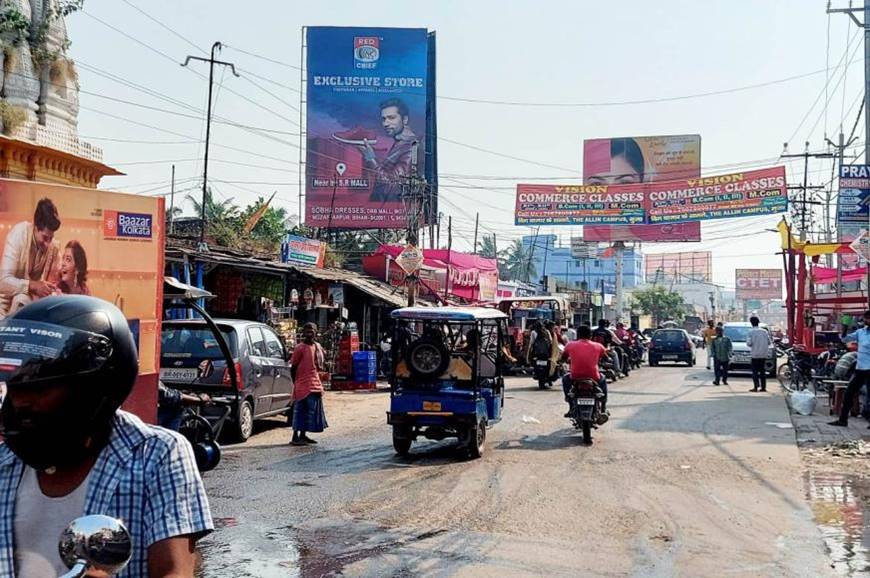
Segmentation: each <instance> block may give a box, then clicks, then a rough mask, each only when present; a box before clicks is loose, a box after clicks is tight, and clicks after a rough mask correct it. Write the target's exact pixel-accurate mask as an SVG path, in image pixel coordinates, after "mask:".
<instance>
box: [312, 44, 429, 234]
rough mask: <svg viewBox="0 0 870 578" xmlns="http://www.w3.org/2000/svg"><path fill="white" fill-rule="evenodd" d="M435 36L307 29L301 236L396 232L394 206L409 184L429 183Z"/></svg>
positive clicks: (400, 223) (398, 208) (399, 206)
mask: <svg viewBox="0 0 870 578" xmlns="http://www.w3.org/2000/svg"><path fill="white" fill-rule="evenodd" d="M433 34H434V33H433ZM433 34H430V33H429V32H428V31H427V30H426V29H423V28H343V27H309V28H307V29H306V35H307V36H306V44H307V88H306V101H307V123H306V145H307V150H306V165H305V224H306V225H308V226H309V227H330V228H401V227H404V226H405V224H406V217H405V208H404V207H403V203H402V198H401V197H402V193H403V191H404V190H406V188H407V185H408V183H409V182H410V181H411V177H414V176H418V177H420V178H421V179H422V178H424V177H425V178H427V181H428V182H429V183H433V181H434V179H433V178H432V176H433V175H434V174H436V173H435V172H434V171H435V169H436V167H435V162H436V161H435V154H434V153H435V140H434V136H435V134H434V133H435V129H434V100H433V94H434V80H435V79H434V76H435V74H434V35H433ZM432 202H433V203H434V200H432ZM432 210H433V209H432V207H431V206H430V207H428V209H427V214H429V215H431V214H433V213H432V212H428V211H432Z"/></svg>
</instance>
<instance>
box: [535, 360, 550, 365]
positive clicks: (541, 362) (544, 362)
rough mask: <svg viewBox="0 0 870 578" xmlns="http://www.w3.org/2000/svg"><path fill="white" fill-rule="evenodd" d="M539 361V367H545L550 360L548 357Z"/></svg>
mask: <svg viewBox="0 0 870 578" xmlns="http://www.w3.org/2000/svg"><path fill="white" fill-rule="evenodd" d="M537 363H538V367H543V366H544V365H547V364H548V363H550V362H549V361H547V360H546V359H539V360H538V362H537Z"/></svg>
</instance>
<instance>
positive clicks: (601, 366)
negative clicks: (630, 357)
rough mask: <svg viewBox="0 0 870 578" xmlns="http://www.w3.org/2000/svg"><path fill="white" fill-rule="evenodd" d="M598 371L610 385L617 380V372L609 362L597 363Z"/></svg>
mask: <svg viewBox="0 0 870 578" xmlns="http://www.w3.org/2000/svg"><path fill="white" fill-rule="evenodd" d="M598 371H600V372H601V373H602V375H604V378H605V379H606V380H607V381H609V382H610V383H614V382H615V381H616V380H617V379H619V372H617V371H616V369H615V367H614V366H613V364H612V363H610V362H609V361H604V360H601V361H599V362H598Z"/></svg>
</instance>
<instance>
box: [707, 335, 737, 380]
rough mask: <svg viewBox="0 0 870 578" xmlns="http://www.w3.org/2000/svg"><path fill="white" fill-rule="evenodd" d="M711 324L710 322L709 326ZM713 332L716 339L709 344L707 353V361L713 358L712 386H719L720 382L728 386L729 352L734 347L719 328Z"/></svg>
mask: <svg viewBox="0 0 870 578" xmlns="http://www.w3.org/2000/svg"><path fill="white" fill-rule="evenodd" d="M712 323H713V322H712V321H711V322H710V324H711V325H712ZM715 331H716V337H714V338H713V341H711V342H710V348H709V350H708V352H707V354H708V359H709V358H710V357H712V358H713V371H714V379H713V385H719V382H720V381H721V382H722V383H723V384H724V385H728V366H729V365H730V364H731V352H732V351H733V349H734V346H733V345H732V344H731V338H729V337H728V336H726V335H725V334H723V333H722V328H721V327H716V328H715Z"/></svg>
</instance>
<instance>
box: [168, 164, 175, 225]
mask: <svg viewBox="0 0 870 578" xmlns="http://www.w3.org/2000/svg"><path fill="white" fill-rule="evenodd" d="M174 233H175V165H172V184H171V185H170V189H169V234H170V235H172V234H174Z"/></svg>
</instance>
